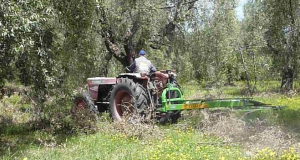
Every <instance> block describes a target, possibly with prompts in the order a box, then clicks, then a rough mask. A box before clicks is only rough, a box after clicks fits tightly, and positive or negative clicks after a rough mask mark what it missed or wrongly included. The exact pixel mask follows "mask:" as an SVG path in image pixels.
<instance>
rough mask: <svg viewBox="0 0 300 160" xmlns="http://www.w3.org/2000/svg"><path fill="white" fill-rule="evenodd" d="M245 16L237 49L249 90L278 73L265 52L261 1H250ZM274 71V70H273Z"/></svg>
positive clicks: (245, 9)
mask: <svg viewBox="0 0 300 160" xmlns="http://www.w3.org/2000/svg"><path fill="white" fill-rule="evenodd" d="M244 15H245V18H244V19H243V21H242V22H241V29H240V31H239V36H238V37H237V38H238V40H237V42H238V43H237V46H236V51H237V54H238V59H239V62H240V63H239V64H240V68H241V77H242V79H243V80H245V81H246V84H247V91H248V93H249V94H253V93H254V92H255V91H256V82H257V81H262V80H270V79H271V78H273V77H274V76H275V75H276V72H274V69H273V66H272V60H271V58H270V56H269V55H268V54H267V53H266V52H265V47H266V41H265V39H264V33H265V32H266V29H265V28H264V27H263V25H264V23H265V22H264V19H265V14H264V13H263V12H262V4H261V3H260V2H256V1H253V2H250V1H249V2H248V3H247V4H246V5H245V7H244ZM272 71H273V72H272Z"/></svg>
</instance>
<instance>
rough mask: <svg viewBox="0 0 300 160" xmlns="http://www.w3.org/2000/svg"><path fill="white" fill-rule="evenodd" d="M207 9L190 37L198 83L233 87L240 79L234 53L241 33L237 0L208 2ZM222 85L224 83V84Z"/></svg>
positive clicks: (200, 15) (192, 60) (192, 58)
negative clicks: (237, 13) (204, 82)
mask: <svg viewBox="0 0 300 160" xmlns="http://www.w3.org/2000/svg"><path fill="white" fill-rule="evenodd" d="M206 3H207V5H206V6H207V8H206V9H204V10H203V12H202V13H200V14H199V17H200V18H199V17H198V18H197V19H200V20H201V21H200V22H199V20H195V22H197V21H198V25H194V27H193V29H192V30H191V34H190V38H191V39H190V41H191V62H192V63H193V68H194V71H195V76H196V77H197V79H198V80H206V81H214V82H216V84H218V85H220V84H222V83H223V82H225V81H227V82H228V83H232V81H233V79H235V76H236V75H237V74H236V72H237V57H236V52H235V50H234V46H235V45H236V40H235V39H236V37H237V31H238V29H239V28H238V24H237V19H236V16H235V11H234V9H235V7H236V4H237V2H236V1H234V0H231V1H225V0H218V1H207V2H206ZM202 17H203V18H202ZM221 82H222V83H221Z"/></svg>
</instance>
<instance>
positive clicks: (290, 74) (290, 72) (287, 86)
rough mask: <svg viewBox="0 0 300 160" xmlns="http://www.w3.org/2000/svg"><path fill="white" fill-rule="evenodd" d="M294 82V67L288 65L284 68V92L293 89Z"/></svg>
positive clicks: (282, 88) (282, 83) (282, 84)
mask: <svg viewBox="0 0 300 160" xmlns="http://www.w3.org/2000/svg"><path fill="white" fill-rule="evenodd" d="M293 82H294V69H293V68H290V67H288V68H286V69H284V70H283V72H282V80H281V90H282V91H283V92H287V91H289V90H291V89H293Z"/></svg>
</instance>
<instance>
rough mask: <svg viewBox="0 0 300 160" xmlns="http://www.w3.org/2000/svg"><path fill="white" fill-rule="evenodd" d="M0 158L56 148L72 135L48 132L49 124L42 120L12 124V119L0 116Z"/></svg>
mask: <svg viewBox="0 0 300 160" xmlns="http://www.w3.org/2000/svg"><path fill="white" fill-rule="evenodd" d="M0 119H1V120H2V121H0V122H1V123H0V135H1V137H0V157H6V158H8V159H10V158H13V157H15V156H21V154H22V151H25V150H27V149H28V148H32V147H57V146H60V145H61V144H63V143H64V142H66V139H69V138H71V137H72V136H74V134H73V133H66V132H61V133H56V134H53V133H52V132H51V131H49V130H48V129H49V127H50V123H49V122H48V121H44V120H36V121H29V122H26V123H23V124H14V123H13V121H12V118H11V117H10V118H7V117H4V116H0Z"/></svg>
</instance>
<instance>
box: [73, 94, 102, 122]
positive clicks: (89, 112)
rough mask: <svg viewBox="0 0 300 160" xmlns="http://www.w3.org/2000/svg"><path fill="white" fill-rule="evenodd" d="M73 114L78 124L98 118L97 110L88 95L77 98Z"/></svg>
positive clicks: (80, 95) (79, 95)
mask: <svg viewBox="0 0 300 160" xmlns="http://www.w3.org/2000/svg"><path fill="white" fill-rule="evenodd" d="M71 112H72V116H73V118H74V119H75V120H76V122H77V123H80V122H81V121H85V120H86V119H92V120H96V118H97V108H96V106H95V104H94V102H93V101H92V99H91V97H90V95H89V94H88V93H82V94H78V95H77V96H76V97H75V99H74V106H73V107H72V110H71Z"/></svg>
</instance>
